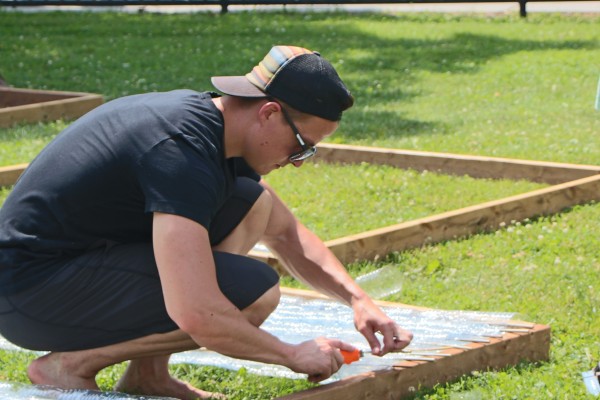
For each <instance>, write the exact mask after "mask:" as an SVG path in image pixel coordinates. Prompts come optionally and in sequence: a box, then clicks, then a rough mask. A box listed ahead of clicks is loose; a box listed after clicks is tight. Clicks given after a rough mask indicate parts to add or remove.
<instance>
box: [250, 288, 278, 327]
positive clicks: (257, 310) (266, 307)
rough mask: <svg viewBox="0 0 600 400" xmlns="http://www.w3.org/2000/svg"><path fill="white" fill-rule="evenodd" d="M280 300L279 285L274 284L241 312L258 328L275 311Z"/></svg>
mask: <svg viewBox="0 0 600 400" xmlns="http://www.w3.org/2000/svg"><path fill="white" fill-rule="evenodd" d="M280 298H281V292H280V291H279V284H276V285H274V286H273V287H272V288H270V289H269V290H267V291H266V292H265V293H264V294H263V295H262V296H261V297H259V298H258V299H257V300H256V301H255V302H254V303H252V304H250V305H249V306H248V307H246V308H245V309H244V310H243V311H242V312H243V313H244V315H246V318H248V321H250V323H251V324H252V325H254V326H260V325H262V323H263V322H265V320H266V319H267V318H268V317H269V315H271V313H272V312H273V311H275V309H276V308H277V306H278V305H279V300H280Z"/></svg>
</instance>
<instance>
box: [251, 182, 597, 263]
mask: <svg viewBox="0 0 600 400" xmlns="http://www.w3.org/2000/svg"><path fill="white" fill-rule="evenodd" d="M598 200H600V175H595V176H591V177H587V178H582V179H578V180H575V181H571V182H567V183H563V184H559V185H554V186H550V187H547V188H544V189H539V190H535V191H532V192H528V193H524V194H520V195H516V196H511V197H506V198H504V199H500V200H494V201H490V202H486V203H481V204H477V205H474V206H470V207H465V208H461V209H458V210H453V211H448V212H445V213H441V214H437V215H433V216H429V217H425V218H420V219H416V220H413V221H408V222H404V223H401V224H396V225H392V226H388V227H384V228H379V229H374V230H371V231H367V232H363V233H359V234H356V235H350V236H345V237H342V238H339V239H334V240H330V241H327V242H325V244H326V245H327V247H329V249H330V250H331V251H332V252H333V253H334V254H335V255H336V257H338V258H339V259H340V261H342V263H350V262H354V261H357V260H366V259H374V258H375V257H376V256H385V255H386V254H389V253H391V252H394V251H403V250H407V249H410V248H415V247H419V246H422V245H424V244H428V243H437V242H441V241H445V240H453V239H457V238H460V237H465V236H468V235H471V234H474V233H479V232H484V231H489V230H493V229H497V228H498V227H499V225H500V224H501V223H506V224H508V223H510V222H511V221H513V220H514V221H521V220H523V219H525V218H532V217H535V216H541V215H549V214H553V213H557V212H559V211H561V210H563V209H565V208H568V207H572V206H574V205H577V204H583V203H588V202H590V201H598ZM250 255H251V256H252V257H255V258H257V259H259V260H261V261H264V262H266V263H268V264H270V265H272V266H274V267H275V268H277V269H278V270H280V271H283V268H282V267H281V265H280V264H279V263H278V261H277V259H276V258H275V257H274V256H273V255H272V254H270V253H265V252H251V254H250Z"/></svg>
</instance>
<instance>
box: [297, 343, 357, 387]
mask: <svg viewBox="0 0 600 400" xmlns="http://www.w3.org/2000/svg"><path fill="white" fill-rule="evenodd" d="M340 350H346V351H353V350H355V348H354V346H351V345H349V344H347V343H344V342H342V341H341V340H337V339H328V338H324V337H320V338H317V339H314V340H308V341H306V342H302V343H300V344H298V345H297V346H296V349H295V352H294V353H295V355H294V359H293V360H292V362H291V364H290V365H289V367H290V369H291V370H292V371H294V372H299V373H303V374H308V380H309V381H311V382H319V381H322V380H324V379H327V378H329V377H330V376H331V375H333V374H335V373H336V372H337V371H338V370H339V369H340V368H341V366H342V365H344V357H343V356H342V354H341V352H340Z"/></svg>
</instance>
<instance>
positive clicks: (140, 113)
mask: <svg viewBox="0 0 600 400" xmlns="http://www.w3.org/2000/svg"><path fill="white" fill-rule="evenodd" d="M235 174H236V172H235V160H234V159H225V153H224V144H223V117H222V114H221V112H220V111H219V110H218V109H217V108H216V107H215V105H214V104H213V102H212V100H211V94H210V93H198V92H194V91H191V90H176V91H172V92H166V93H150V94H143V95H135V96H129V97H124V98H121V99H117V100H114V101H111V102H108V103H106V104H104V105H102V106H100V107H98V108H96V109H95V110H93V111H91V112H90V113H88V114H86V115H85V116H83V117H81V118H80V119H79V120H77V121H76V122H74V123H73V124H71V125H70V126H69V127H68V128H67V129H65V130H64V131H63V132H61V133H60V134H59V135H58V136H57V137H56V138H55V139H54V140H53V141H52V142H51V143H50V144H49V145H48V146H47V147H46V148H45V149H44V150H43V151H42V152H41V153H40V154H39V155H38V157H36V159H35V160H34V161H33V162H32V163H31V165H30V166H29V167H28V168H27V169H26V170H25V172H24V173H23V175H22V176H21V178H20V179H19V181H18V182H17V184H16V185H15V187H14V189H13V191H12V192H11V194H10V195H9V196H8V198H7V199H6V201H5V203H4V205H3V207H2V208H1V209H0V293H10V292H14V291H17V290H20V289H23V288H26V287H30V286H31V285H34V284H36V283H38V282H41V281H42V280H43V279H44V277H45V276H47V274H49V273H51V270H52V265H55V264H58V262H59V261H60V260H63V259H64V258H70V257H73V256H76V255H78V254H81V253H82V252H84V251H86V250H88V249H92V248H97V247H101V246H106V245H107V244H109V243H135V242H148V241H151V235H152V213H153V212H165V213H170V214H176V215H181V216H184V217H187V218H190V219H192V220H194V221H196V222H198V223H200V224H202V225H203V226H204V227H206V228H207V229H208V228H209V225H210V221H211V219H212V218H213V216H214V215H215V213H216V212H217V211H218V209H219V207H220V205H221V204H222V203H223V201H224V200H225V199H226V198H227V196H228V195H229V191H230V188H231V183H232V181H233V179H234V178H235Z"/></svg>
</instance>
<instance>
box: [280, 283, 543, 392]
mask: <svg viewBox="0 0 600 400" xmlns="http://www.w3.org/2000/svg"><path fill="white" fill-rule="evenodd" d="M282 293H283V294H286V295H292V296H304V297H309V298H313V297H314V298H322V297H324V296H322V295H320V294H318V293H316V292H311V291H304V290H297V289H285V288H282ZM378 303H379V304H380V305H382V306H387V307H390V306H392V307H394V306H396V307H405V308H406V307H408V308H417V309H423V308H422V307H413V306H409V305H405V304H399V303H390V302H378ZM514 323H515V325H518V326H520V327H521V328H520V329H518V330H517V332H506V333H504V334H503V335H502V337H501V338H490V341H489V343H468V344H467V345H466V346H465V347H466V348H460V349H459V348H452V349H448V350H445V351H444V353H445V354H449V356H438V357H433V358H434V359H435V360H434V361H403V362H401V363H398V364H396V365H394V366H393V367H392V369H386V370H380V371H373V372H369V373H363V374H359V375H354V376H350V377H348V378H345V379H342V380H340V381H337V382H333V383H329V384H326V385H322V386H319V387H315V388H312V389H308V390H304V391H301V392H296V393H293V394H291V395H287V396H283V397H280V398H279V399H280V400H347V399H402V398H405V397H408V396H410V395H412V394H414V391H415V390H419V389H422V388H432V387H433V386H435V385H436V384H439V383H446V382H450V381H452V380H455V379H457V378H459V377H460V376H463V375H466V374H470V373H472V372H473V371H485V370H488V369H500V368H504V367H507V366H510V365H516V364H518V363H519V362H521V361H528V362H537V361H546V360H548V359H549V353H550V327H549V326H547V325H538V324H533V323H528V322H522V321H514Z"/></svg>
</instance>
